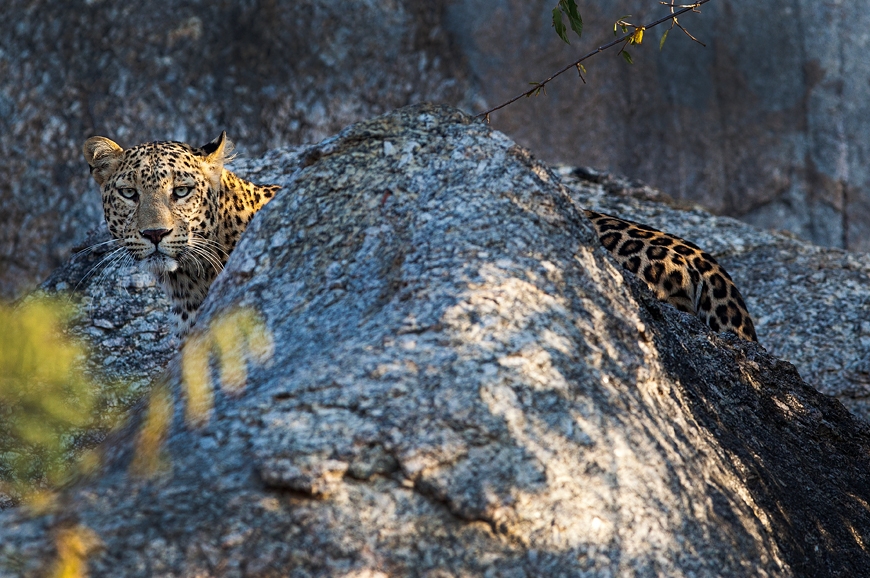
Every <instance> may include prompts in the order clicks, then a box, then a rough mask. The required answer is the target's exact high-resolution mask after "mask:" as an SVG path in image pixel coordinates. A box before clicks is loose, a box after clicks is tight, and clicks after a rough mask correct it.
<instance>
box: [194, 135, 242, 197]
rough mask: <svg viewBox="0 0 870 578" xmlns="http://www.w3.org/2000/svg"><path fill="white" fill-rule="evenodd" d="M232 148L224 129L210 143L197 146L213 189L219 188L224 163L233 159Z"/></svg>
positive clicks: (231, 142)
mask: <svg viewBox="0 0 870 578" xmlns="http://www.w3.org/2000/svg"><path fill="white" fill-rule="evenodd" d="M233 148H235V146H234V145H233V141H231V140H230V139H228V138H227V132H226V131H223V132H221V135H220V136H219V137H217V138H216V139H214V140H213V141H211V142H210V143H208V144H204V145H202V146H201V147H199V151H200V153H201V154H202V156H204V157H205V162H204V163H203V164H204V166H203V168H204V169H205V171H206V176H208V179H209V181H210V182H211V186H212V189H214V190H217V189H218V188H220V182H221V176H222V175H223V172H224V165H226V164H229V162H230V161H232V160H233V154H232V152H233Z"/></svg>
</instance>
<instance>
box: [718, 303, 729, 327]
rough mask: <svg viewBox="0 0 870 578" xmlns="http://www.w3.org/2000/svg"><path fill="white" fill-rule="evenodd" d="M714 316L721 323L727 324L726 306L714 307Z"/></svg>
mask: <svg viewBox="0 0 870 578" xmlns="http://www.w3.org/2000/svg"><path fill="white" fill-rule="evenodd" d="M716 317H718V318H719V320H720V321H721V322H722V325H725V326H727V325H728V306H727V305H719V306H718V307H716Z"/></svg>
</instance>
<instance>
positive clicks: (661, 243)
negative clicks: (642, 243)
mask: <svg viewBox="0 0 870 578" xmlns="http://www.w3.org/2000/svg"><path fill="white" fill-rule="evenodd" d="M649 243H650V245H656V246H658V247H670V246H671V245H673V244H674V240H673V239H672V238H671V237H667V236H661V237H656V238H655V239H653V240H652V241H650V242H649Z"/></svg>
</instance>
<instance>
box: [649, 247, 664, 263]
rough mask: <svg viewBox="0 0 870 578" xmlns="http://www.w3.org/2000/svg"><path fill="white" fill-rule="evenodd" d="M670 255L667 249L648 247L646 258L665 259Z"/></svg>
mask: <svg viewBox="0 0 870 578" xmlns="http://www.w3.org/2000/svg"><path fill="white" fill-rule="evenodd" d="M667 254H668V250H667V249H666V248H665V247H647V249H646V256H647V257H649V258H650V259H653V260H659V259H664V258H665V256H666V255H667Z"/></svg>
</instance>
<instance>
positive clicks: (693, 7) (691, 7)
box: [475, 0, 710, 122]
mask: <svg viewBox="0 0 870 578" xmlns="http://www.w3.org/2000/svg"><path fill="white" fill-rule="evenodd" d="M709 1H710V0H698V1H697V2H695V3H694V4H688V5H685V6H684V7H683V8H681V9H680V10H677V11H676V12H673V11H672V12H671V13H670V14H668V15H667V16H665V17H664V18H659V19H658V20H656V21H655V22H653V23H651V24H647V25H646V26H644V28H646V29H647V30H648V29H650V28H653V27H654V26H658V25H659V24H662V23H664V22H667V21H668V20H675V19H676V18H677V16H680V15H681V14H684V13H686V12H697V9H698V8H699V7H700V6H701V5H702V4H706V3H707V2H709ZM672 10H673V9H672ZM680 28H683V27H682V26H680ZM683 31H684V32H685V29H684V30H683ZM633 34H634V32H628V33H626V34H624V35H623V36H620V37H619V38H617V39H616V40H614V41H612V42H608V43H607V44H604V45H603V46H599V47H598V48H597V49H595V50H593V51H592V52H590V53H589V54H586V55H585V56H583V57H582V58H581V59H580V60H575V61H574V62H572V63H571V64H569V65H568V66H566V67H565V68H563V69H562V70H560V71H559V72H556V73H555V74H553V75H552V76H550V77H549V78H547V79H546V80H543V81H541V82H534V83H531V84H534V88H530V89H529V90H527V91H525V92H524V93H522V94H518V95H516V96H515V97H513V98H512V99H510V100H508V101H507V102H504V103H502V104H500V105H498V106H496V107H493V108H491V109H489V110H487V111H484V112H481V113H479V114H477V115H475V118H481V117H483V118H485V119H486V121H487V122H489V115H490V114H492V113H493V112H495V111H497V110H499V109H502V108H504V107H506V106H507V105H509V104H512V103H514V102H516V101H518V100H519V99H521V98H523V97H528V96H532V95H533V94H534V93H535V92H540V91H541V90H543V88H544V86H546V84H547V83H548V82H550V81H551V80H553V79H554V78H556V77H557V76H559V75H561V74H562V73H563V72H565V71H567V70H569V69H571V68H576V69H577V70H578V71H579V70H580V63H581V62H583V61H584V60H586V59H587V58H591V57H593V56H595V55H596V54H598V53H599V52H604V51H605V50H607V49H608V48H612V47H613V46H616V45H618V44H619V43H621V42H625V41H627V40H629V39H630V38H631V37H632V35H633ZM687 34H688V33H687ZM584 82H586V81H585V79H584Z"/></svg>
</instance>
